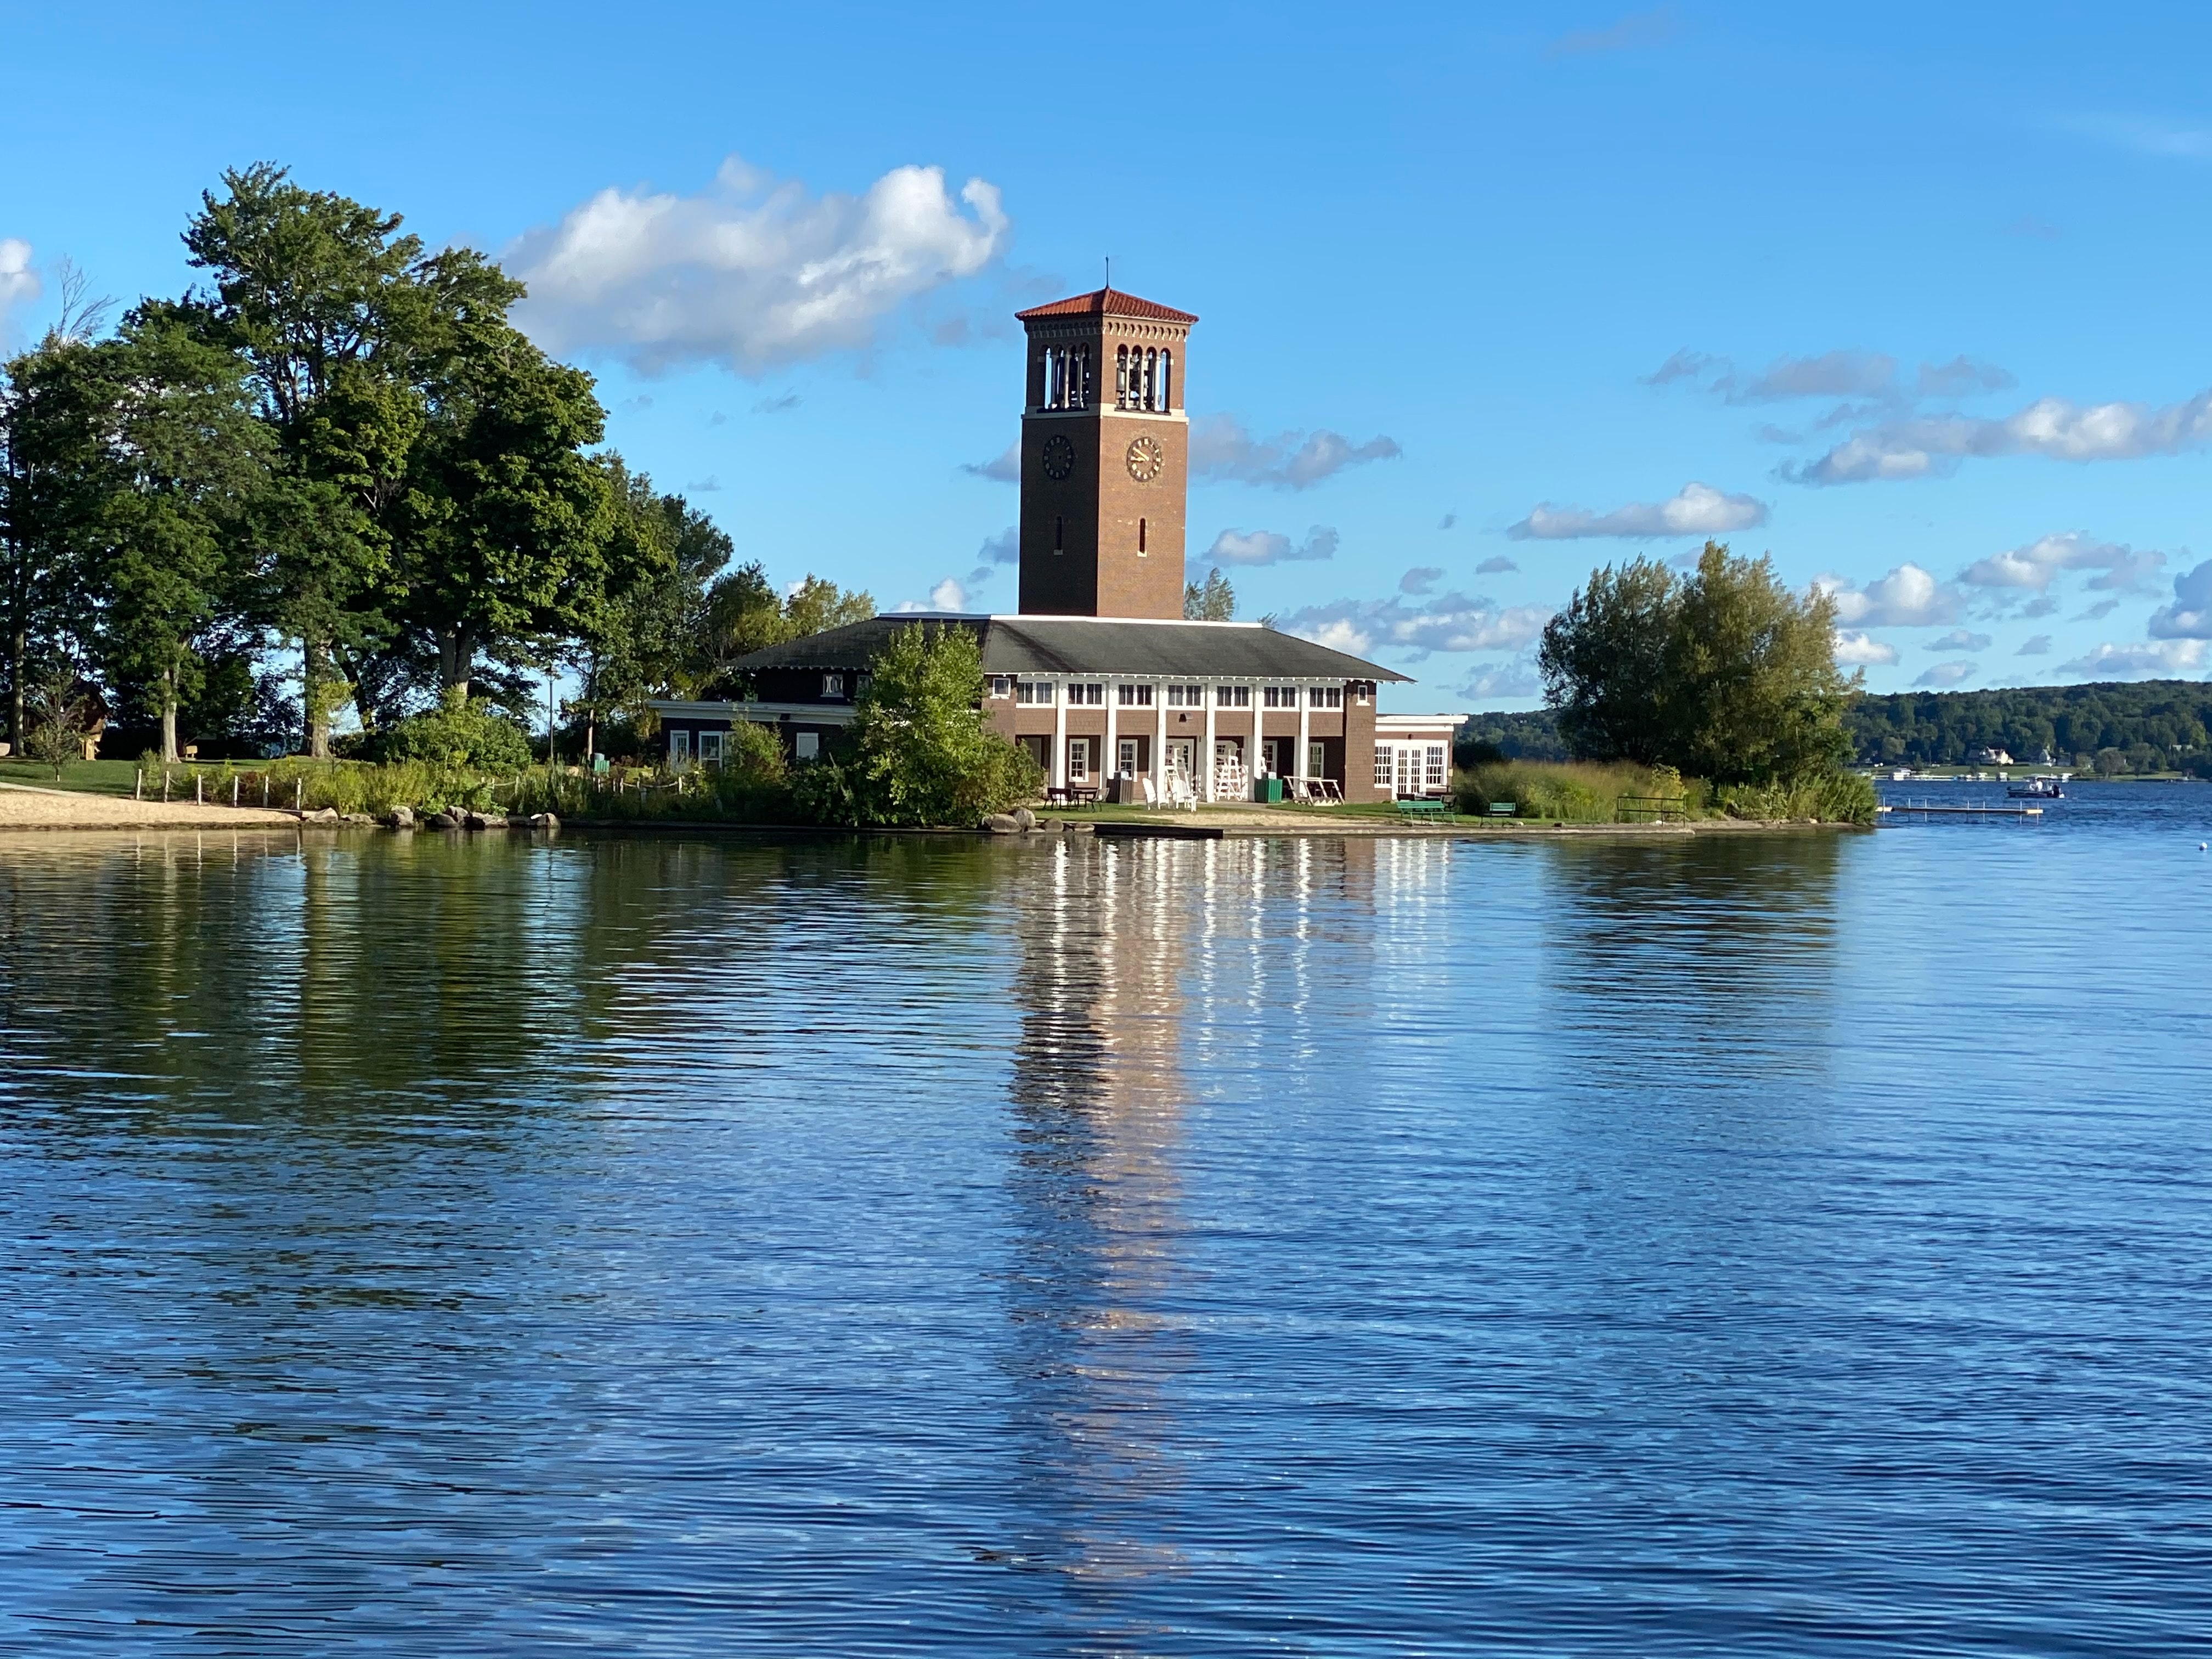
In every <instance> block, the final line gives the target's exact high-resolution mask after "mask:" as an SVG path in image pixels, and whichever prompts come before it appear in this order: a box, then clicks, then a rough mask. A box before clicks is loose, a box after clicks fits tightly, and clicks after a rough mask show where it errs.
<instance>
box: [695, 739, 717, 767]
mask: <svg viewBox="0 0 2212 1659" xmlns="http://www.w3.org/2000/svg"><path fill="white" fill-rule="evenodd" d="M721 763H722V734H721V733H720V732H701V733H700V734H699V764H700V765H702V766H720V764H721Z"/></svg>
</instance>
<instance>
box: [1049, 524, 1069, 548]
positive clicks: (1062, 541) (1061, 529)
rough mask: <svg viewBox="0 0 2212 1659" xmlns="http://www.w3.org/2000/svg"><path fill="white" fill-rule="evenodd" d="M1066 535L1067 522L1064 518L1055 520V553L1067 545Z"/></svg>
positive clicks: (1053, 530) (1053, 538)
mask: <svg viewBox="0 0 2212 1659" xmlns="http://www.w3.org/2000/svg"><path fill="white" fill-rule="evenodd" d="M1066 535H1067V520H1066V519H1064V518H1054V520H1053V521H1052V550H1053V551H1054V552H1055V553H1057V552H1059V551H1060V550H1061V549H1062V548H1063V547H1064V546H1066Z"/></svg>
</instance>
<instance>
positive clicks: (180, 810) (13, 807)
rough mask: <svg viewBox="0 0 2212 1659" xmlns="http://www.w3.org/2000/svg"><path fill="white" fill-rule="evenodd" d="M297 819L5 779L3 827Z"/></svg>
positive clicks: (281, 823)
mask: <svg viewBox="0 0 2212 1659" xmlns="http://www.w3.org/2000/svg"><path fill="white" fill-rule="evenodd" d="M295 823H296V820H295V819H294V817H292V815H291V814H290V813H289V812H274V811H264V810H263V809H261V808H260V807H258V806H237V807H233V806H200V805H194V804H193V803H192V802H191V801H188V800H185V801H167V802H163V801H158V800H150V801H149V800H121V799H117V798H116V797H114V796H112V795H92V794H86V793H82V791H79V790H73V789H38V788H33V787H31V786H29V785H27V784H21V783H0V829H278V828H289V827H292V826H294V825H295Z"/></svg>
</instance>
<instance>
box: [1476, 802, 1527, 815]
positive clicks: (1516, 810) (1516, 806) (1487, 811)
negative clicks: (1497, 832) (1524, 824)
mask: <svg viewBox="0 0 2212 1659" xmlns="http://www.w3.org/2000/svg"><path fill="white" fill-rule="evenodd" d="M1483 812H1484V815H1485V816H1486V817H1493V818H1510V817H1519V816H1520V813H1521V804H1520V803H1519V802H1518V801H1510V800H1494V801H1492V802H1491V803H1490V805H1488V806H1486V807H1485V808H1483Z"/></svg>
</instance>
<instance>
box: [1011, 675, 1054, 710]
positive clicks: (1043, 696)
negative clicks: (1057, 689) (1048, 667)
mask: <svg viewBox="0 0 2212 1659" xmlns="http://www.w3.org/2000/svg"><path fill="white" fill-rule="evenodd" d="M1014 701H1015V702H1017V703H1030V704H1036V705H1040V706H1042V707H1043V708H1051V707H1052V682H1051V681H1050V680H1021V681H1018V682H1017V683H1016V684H1015V686H1014Z"/></svg>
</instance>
